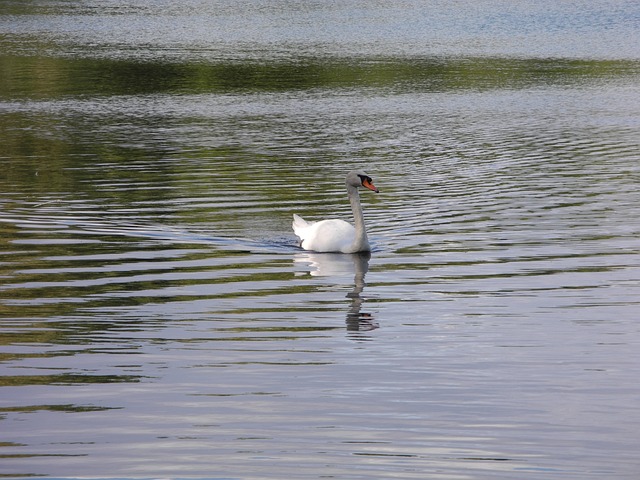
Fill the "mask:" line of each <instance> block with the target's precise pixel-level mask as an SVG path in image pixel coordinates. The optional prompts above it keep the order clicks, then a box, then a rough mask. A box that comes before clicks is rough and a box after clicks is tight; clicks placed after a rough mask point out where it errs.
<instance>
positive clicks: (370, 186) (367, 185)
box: [362, 180, 380, 193]
mask: <svg viewBox="0 0 640 480" xmlns="http://www.w3.org/2000/svg"><path fill="white" fill-rule="evenodd" d="M362 186H363V187H365V188H368V189H369V190H373V191H374V192H376V193H378V192H379V191H380V190H378V189H377V188H376V186H375V185H374V184H373V183H371V182H370V181H369V180H364V181H363V182H362Z"/></svg>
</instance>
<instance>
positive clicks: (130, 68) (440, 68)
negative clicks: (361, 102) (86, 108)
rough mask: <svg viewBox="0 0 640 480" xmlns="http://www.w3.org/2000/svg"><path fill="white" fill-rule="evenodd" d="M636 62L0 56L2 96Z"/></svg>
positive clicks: (573, 73) (386, 84)
mask: <svg viewBox="0 0 640 480" xmlns="http://www.w3.org/2000/svg"><path fill="white" fill-rule="evenodd" d="M639 71H640V63H639V62H637V61H633V60H582V59H539V58H529V59H509V58H486V57H478V58H446V59H444V58H442V59H441V58H404V57H399V58H357V59H332V58H301V59H299V60H298V61H291V62H265V63H260V62H228V63H183V64H179V63H168V62H167V63H164V62H144V61H126V60H109V59H105V60H101V59H86V58H85V59H74V58H54V57H38V56H34V57H31V56H27V57H19V56H0V96H1V97H4V98H23V97H29V98H58V97H62V96H67V95H141V94H157V93H183V94H202V93H226V92H247V91H256V92H261V91H263V92H278V91H289V90H305V89H317V88H321V89H324V88H331V89H335V88H391V89H394V90H403V89H405V88H410V89H411V91H447V90H460V89H483V90H484V89H493V88H523V87H527V86H535V85H558V84H559V85H565V84H576V83H583V82H585V81H592V80H594V79H612V78H615V77H624V76H628V75H637V74H638V72H639Z"/></svg>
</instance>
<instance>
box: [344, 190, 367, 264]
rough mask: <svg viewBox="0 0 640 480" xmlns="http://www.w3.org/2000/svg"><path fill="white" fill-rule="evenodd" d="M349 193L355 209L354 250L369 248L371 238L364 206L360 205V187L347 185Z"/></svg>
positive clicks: (352, 207) (352, 208)
mask: <svg viewBox="0 0 640 480" xmlns="http://www.w3.org/2000/svg"><path fill="white" fill-rule="evenodd" d="M347 193H348V195H349V202H350V203H351V210H352V211H353V221H354V224H355V227H356V238H355V240H354V245H353V247H354V251H356V252H359V251H364V250H369V240H368V239H367V230H366V229H365V226H364V215H363V214H362V206H361V205H360V194H358V189H357V188H356V187H353V186H351V185H347Z"/></svg>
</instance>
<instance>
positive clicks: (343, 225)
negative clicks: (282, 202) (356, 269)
mask: <svg viewBox="0 0 640 480" xmlns="http://www.w3.org/2000/svg"><path fill="white" fill-rule="evenodd" d="M346 184H347V194H348V195H349V201H350V202H351V209H352V210H353V218H354V221H355V225H356V227H355V228H353V225H351V224H350V223H348V222H345V221H344V220H322V221H320V222H307V221H306V220H304V219H303V218H302V217H299V216H298V215H296V214H294V215H293V231H294V233H295V234H296V235H297V236H298V237H300V246H301V247H302V248H304V249H305V250H313V251H314V252H342V253H357V252H368V251H369V250H371V247H370V246H369V240H368V239H367V231H366V230H365V227H364V216H363V215H362V207H361V206H360V195H359V194H358V187H364V188H368V189H369V190H373V191H374V192H376V193H378V189H377V188H376V187H375V185H374V184H373V180H371V177H370V176H369V175H367V174H366V173H364V172H349V174H348V175H347V180H346Z"/></svg>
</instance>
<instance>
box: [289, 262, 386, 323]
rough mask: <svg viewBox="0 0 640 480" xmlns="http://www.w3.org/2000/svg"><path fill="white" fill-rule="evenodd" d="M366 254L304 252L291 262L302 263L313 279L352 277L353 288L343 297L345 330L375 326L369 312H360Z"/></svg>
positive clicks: (366, 264) (367, 264) (366, 268)
mask: <svg viewBox="0 0 640 480" xmlns="http://www.w3.org/2000/svg"><path fill="white" fill-rule="evenodd" d="M370 258H371V254H370V253H369V252H361V253H353V254H346V255H345V254H343V253H315V252H304V253H299V254H296V256H295V257H294V262H295V263H302V264H305V266H306V267H307V268H305V269H308V271H309V273H310V274H311V276H313V277H336V279H337V278H338V277H345V276H347V275H348V276H349V278H351V275H353V288H352V289H351V291H350V292H349V293H348V294H347V296H346V298H348V299H349V300H350V304H349V310H348V311H347V317H346V323H347V330H348V331H360V332H363V331H369V330H374V329H376V328H378V326H379V325H378V324H377V323H376V322H375V319H374V317H373V315H372V314H371V313H368V312H363V311H362V304H363V303H364V298H363V297H362V291H363V290H364V287H365V285H366V284H365V281H364V279H365V275H366V274H367V271H368V270H369V259H370Z"/></svg>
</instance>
